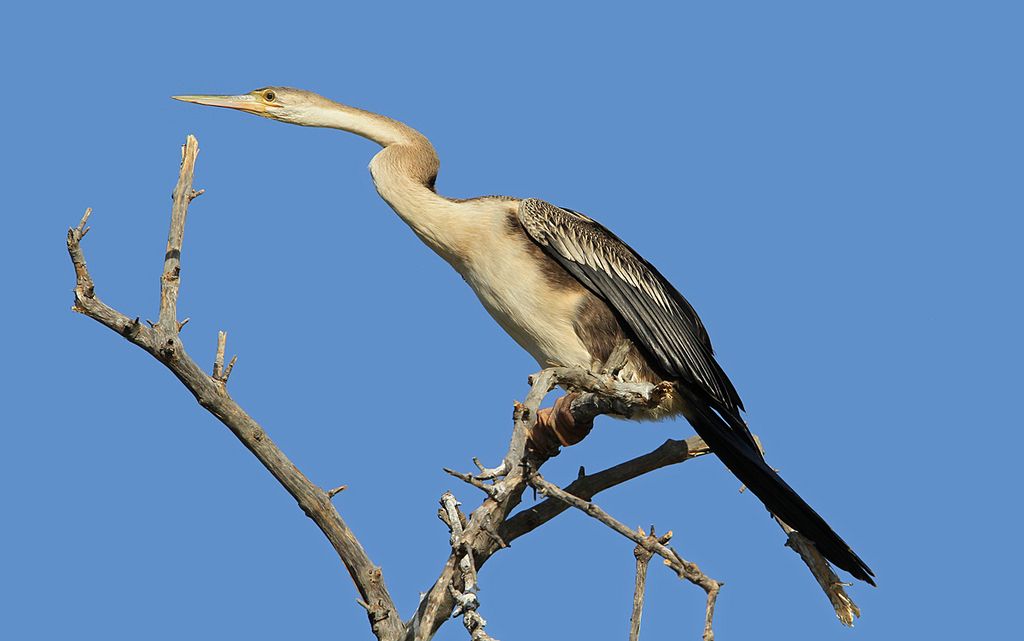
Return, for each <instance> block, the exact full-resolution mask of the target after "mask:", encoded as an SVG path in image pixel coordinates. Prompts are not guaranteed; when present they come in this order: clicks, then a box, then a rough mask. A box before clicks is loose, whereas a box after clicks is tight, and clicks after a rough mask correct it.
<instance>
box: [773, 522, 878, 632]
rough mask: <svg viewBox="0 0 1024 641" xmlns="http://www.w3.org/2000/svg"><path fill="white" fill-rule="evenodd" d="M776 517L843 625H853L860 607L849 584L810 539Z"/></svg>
mask: <svg viewBox="0 0 1024 641" xmlns="http://www.w3.org/2000/svg"><path fill="white" fill-rule="evenodd" d="M773 516H774V515H773ZM774 518H775V521H776V522H777V523H778V524H779V527H781V528H782V531H783V532H785V533H786V536H787V537H788V540H787V541H786V545H787V546H788V547H789V548H791V549H792V550H793V551H794V552H796V553H797V554H799V555H800V558H801V559H803V561H804V563H805V564H806V565H807V569H808V570H810V571H811V574H813V575H814V578H815V579H816V580H817V581H818V585H819V586H821V589H822V591H824V592H825V596H826V597H828V600H829V602H830V603H831V604H832V608H833V609H834V610H835V611H836V617H838V618H839V621H840V622H841V623H842V624H843V625H845V626H849V627H853V620H854V618H859V617H860V608H859V607H857V604H856V603H854V602H853V599H851V598H850V595H849V594H847V593H846V590H845V589H844V586H846V585H849V584H848V583H843V582H842V581H840V580H839V577H838V576H836V573H835V571H834V570H833V569H832V566H831V565H829V562H828V561H826V560H825V557H823V556H822V555H821V552H819V551H818V548H816V547H815V546H814V543H813V542H812V541H811V540H810V539H808V538H807V537H806V536H804V535H803V534H800V533H799V532H797V531H796V530H794V529H793V528H791V527H789V526H788V525H786V523H785V522H784V521H783V520H782V519H780V518H779V517H777V516H774Z"/></svg>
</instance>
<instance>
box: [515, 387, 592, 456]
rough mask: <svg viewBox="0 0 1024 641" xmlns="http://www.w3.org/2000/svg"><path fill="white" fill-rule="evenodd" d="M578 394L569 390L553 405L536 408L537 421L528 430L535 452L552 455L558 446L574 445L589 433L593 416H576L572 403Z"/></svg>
mask: <svg viewBox="0 0 1024 641" xmlns="http://www.w3.org/2000/svg"><path fill="white" fill-rule="evenodd" d="M577 398H579V394H578V393H576V392H571V393H569V394H566V395H565V396H562V397H560V398H559V399H558V400H556V401H555V404H554V406H553V407H546V408H544V409H541V410H537V423H536V424H535V425H534V426H533V429H532V430H530V435H529V439H530V445H531V446H532V447H533V449H535V450H536V451H537V452H539V453H541V454H544V455H547V456H554V455H556V454H558V448H559V447H568V446H570V445H575V444H577V443H579V442H580V441H582V440H583V439H584V438H586V436H587V434H590V430H592V429H593V428H594V417H593V416H585V417H579V418H577V417H576V416H575V415H574V414H573V412H572V404H573V401H575V400H576V399H577Z"/></svg>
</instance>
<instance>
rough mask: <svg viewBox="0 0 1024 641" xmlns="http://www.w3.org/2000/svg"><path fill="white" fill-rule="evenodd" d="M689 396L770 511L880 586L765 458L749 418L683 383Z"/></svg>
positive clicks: (728, 460)
mask: <svg viewBox="0 0 1024 641" xmlns="http://www.w3.org/2000/svg"><path fill="white" fill-rule="evenodd" d="M677 388H678V389H679V392H680V394H681V395H682V396H683V398H684V399H685V400H686V401H687V403H686V405H687V406H688V407H687V408H686V409H685V410H684V415H685V416H686V418H687V420H688V421H689V422H690V424H691V425H693V428H694V429H695V430H696V431H697V434H698V435H699V436H700V437H701V438H702V439H704V442H705V443H707V444H708V446H710V447H711V451H713V452H714V453H715V454H716V455H718V458H719V459H721V460H722V462H723V463H725V466H726V467H727V468H729V470H730V471H731V472H732V473H733V474H735V475H736V478H738V479H739V480H740V481H741V482H743V484H744V485H746V486H747V488H748V489H749V490H750V491H751V492H753V493H754V495H755V496H757V498H759V499H761V501H762V502H763V503H764V505H765V507H767V508H768V511H769V512H771V513H772V514H774V515H775V516H777V517H779V518H780V519H782V520H783V521H785V522H786V524H788V525H789V526H790V527H792V528H793V529H795V530H796V531H798V532H800V534H803V535H804V536H806V537H807V538H809V539H810V540H812V541H814V545H815V547H817V548H818V551H819V552H821V554H822V556H824V557H825V558H826V559H828V560H829V561H831V562H832V563H833V564H835V565H836V566H837V567H840V568H842V569H844V570H846V571H847V572H849V573H850V574H852V575H853V576H855V577H856V578H858V579H860V580H861V581H867V582H868V583H870V584H871V585H875V582H874V580H873V579H872V577H873V576H874V575H875V574H874V572H872V571H871V568H869V567H868V566H867V564H866V563H864V561H862V560H861V558H860V557H859V556H857V555H856V553H854V551H853V550H851V549H850V546H849V545H847V544H846V542H845V541H843V539H842V538H840V537H839V535H838V534H836V533H835V532H834V531H833V530H832V528H831V527H829V524H828V523H826V522H825V519H823V518H821V516H819V515H818V513H817V512H815V511H814V510H813V509H812V508H811V506H810V505H808V504H807V503H806V502H805V501H804V500H803V499H802V498H800V495H799V494H797V493H796V491H794V490H793V488H791V487H790V486H789V485H788V484H787V483H786V482H785V481H783V480H782V477H781V476H779V475H778V473H776V472H775V470H773V469H772V468H771V467H769V466H768V464H767V463H766V462H765V460H764V457H762V456H761V452H760V450H759V449H757V447H756V445H755V444H754V441H753V437H751V436H750V432H749V430H748V429H747V426H746V423H745V422H744V421H743V420H742V419H741V418H740V417H739V416H736V415H735V413H734V412H730V411H728V410H720V411H715V409H713V408H712V404H711V403H710V402H708V400H706V399H701V398H700V397H699V396H698V395H697V394H695V393H694V392H693V391H692V390H690V389H687V388H686V386H685V385H683V384H681V385H678V386H677Z"/></svg>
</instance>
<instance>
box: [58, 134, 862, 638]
mask: <svg viewBox="0 0 1024 641" xmlns="http://www.w3.org/2000/svg"><path fill="white" fill-rule="evenodd" d="M198 153H199V146H198V143H197V142H196V139H195V138H194V137H192V136H189V137H188V139H187V140H186V143H185V145H184V147H183V148H182V162H181V168H180V171H179V176H178V181H177V184H176V186H175V189H174V195H173V206H172V208H171V223H170V229H169V232H168V237H167V246H166V250H165V254H164V266H163V271H162V274H161V280H160V312H159V316H158V318H157V322H155V323H152V322H147V323H146V324H144V323H141V322H140V317H139V316H135V317H134V318H133V317H131V316H128V315H125V314H123V313H121V312H119V311H117V310H115V309H113V308H112V307H110V306H108V305H106V304H105V303H103V302H102V301H101V300H100V298H99V297H98V296H97V294H96V287H95V283H94V281H93V278H92V275H91V274H90V273H89V269H88V267H87V265H86V261H85V255H84V253H83V250H82V239H83V238H85V236H86V234H87V233H88V232H89V227H88V226H87V223H88V221H89V217H90V215H91V213H92V210H91V209H89V210H86V212H85V215H84V216H82V219H81V220H80V222H79V224H78V225H77V226H76V227H73V228H71V229H69V230H68V234H67V248H68V254H69V256H70V257H71V262H72V265H73V266H74V270H75V281H76V282H75V290H74V292H75V301H74V305H73V307H72V309H73V310H74V311H76V312H79V313H82V314H84V315H86V316H88V317H89V318H92V319H93V320H96V321H97V322H99V323H101V324H103V325H105V326H106V327H108V328H110V329H111V330H113V331H115V332H117V333H118V334H120V335H121V336H123V337H124V338H125V339H127V340H128V341H129V342H131V343H133V344H135V345H137V346H138V347H140V348H142V349H143V350H145V351H146V352H148V353H149V354H150V355H151V356H153V357H154V358H156V359H157V360H159V361H160V362H161V363H163V365H164V366H165V367H167V368H168V369H169V370H170V371H171V372H173V373H174V375H175V376H177V377H178V379H179V380H180V381H181V382H182V384H183V385H185V387H186V388H187V389H188V390H189V391H190V392H191V393H192V394H193V395H194V396H195V398H196V400H197V401H198V402H199V404H200V405H201V406H202V407H203V408H204V409H206V410H207V411H209V412H210V413H211V414H213V415H214V416H216V417H217V419H218V420H220V421H221V422H222V423H223V424H224V425H225V426H226V427H227V428H228V429H230V430H231V432H232V433H233V434H234V435H235V436H236V437H237V438H238V440H239V441H240V442H241V443H242V444H243V445H244V446H245V447H246V448H247V449H248V450H249V451H250V452H252V454H253V455H254V456H255V457H256V458H257V459H258V460H259V461H260V463H261V464H262V465H263V466H264V467H265V468H266V469H267V470H268V471H269V472H270V473H271V474H272V475H273V476H274V478H275V479H277V481H278V482H279V483H280V484H281V485H282V486H283V487H284V488H285V489H286V490H287V491H288V493H289V494H291V496H292V497H293V498H294V499H295V500H296V502H297V503H298V504H299V507H300V508H301V509H302V510H303V512H305V514H306V515H307V516H309V517H310V518H311V519H312V520H313V521H314V522H315V523H316V524H317V526H318V527H319V528H320V530H321V531H322V532H323V533H324V535H325V536H326V537H327V539H328V540H329V541H330V543H331V545H332V546H333V547H334V549H335V551H336V552H337V554H338V556H339V558H340V559H341V561H342V563H343V564H344V566H345V568H346V570H347V571H348V573H349V575H350V577H351V578H352V581H353V583H354V584H355V586H356V589H357V591H358V593H359V599H358V603H359V604H360V605H361V606H362V607H363V608H364V609H365V610H366V612H367V617H368V620H369V623H370V626H371V629H372V630H373V633H374V635H375V636H376V637H377V639H378V640H379V641H399V640H427V639H430V638H432V637H433V635H434V634H435V633H436V632H437V630H438V629H439V628H440V626H441V625H442V624H443V623H444V622H445V621H446V620H448V619H449V617H451V616H452V615H453V614H455V615H458V614H461V615H462V616H463V623H464V625H465V627H466V630H467V631H468V632H469V634H470V638H471V639H475V640H478V641H488V640H491V637H490V636H488V634H487V632H486V631H485V630H484V626H485V625H486V622H485V621H484V620H483V617H481V616H480V614H479V613H478V612H477V608H478V606H479V603H478V601H477V598H476V594H475V592H476V587H477V576H478V571H479V569H480V568H481V567H482V566H483V565H484V563H486V561H487V560H488V559H489V558H490V557H491V556H492V555H493V554H495V553H496V552H497V551H499V550H501V549H504V548H507V547H508V546H509V543H510V542H511V541H513V540H514V539H517V538H519V537H521V536H523V535H525V534H527V533H529V532H531V531H533V530H535V529H536V528H538V527H540V526H542V525H543V524H544V523H547V522H548V521H550V520H551V519H553V518H555V517H556V516H558V515H559V514H561V513H562V512H564V511H565V510H567V509H568V508H569V507H575V508H577V509H580V510H583V511H584V512H585V513H587V514H589V515H591V516H593V517H594V518H596V519H598V520H600V521H601V522H603V523H605V524H606V525H608V526H609V527H611V528H613V529H615V530H616V531H618V532H619V533H621V534H623V535H624V536H626V537H628V538H630V539H631V540H633V541H634V542H635V543H636V546H637V547H636V555H637V564H638V565H637V596H636V599H635V604H634V626H633V628H634V629H633V631H632V638H636V637H637V636H638V635H639V617H640V611H641V609H642V603H643V585H644V583H643V578H644V575H645V574H646V568H647V562H648V561H649V559H650V557H651V556H652V555H655V554H656V555H659V556H661V557H662V558H663V559H664V560H665V564H666V565H667V566H669V567H670V568H672V569H673V570H674V571H675V572H676V573H677V574H678V575H679V576H680V577H681V578H685V579H687V580H688V581H690V582H692V583H694V584H696V585H698V586H700V587H701V588H702V589H703V590H704V591H705V592H706V594H707V609H706V619H705V628H704V638H705V639H712V638H713V633H712V631H711V622H712V617H713V614H714V606H715V600H716V598H717V595H718V590H719V589H720V588H721V586H722V585H723V584H722V583H720V582H718V581H715V580H713V579H711V578H709V577H707V576H706V575H704V574H703V573H702V572H701V571H700V570H699V568H697V566H696V565H694V564H693V563H690V562H689V561H686V560H685V559H683V558H682V557H681V556H680V555H679V554H678V553H677V552H676V551H675V550H673V549H672V548H669V547H667V545H666V544H667V542H668V537H669V536H670V534H669V535H664V536H662V537H656V536H654V535H653V532H652V533H651V534H650V535H647V534H645V533H644V532H642V531H640V532H637V531H633V530H631V529H629V528H627V527H626V526H625V525H623V524H622V523H620V522H618V521H616V520H615V519H614V518H612V517H611V516H610V515H608V514H607V513H606V512H604V511H603V510H601V509H600V508H599V507H597V506H596V505H594V504H593V503H591V502H590V501H591V499H592V498H593V497H594V496H595V495H596V494H597V493H599V492H601V491H603V490H606V489H608V488H610V487H614V486H616V485H619V484H621V483H625V482H627V481H629V480H631V479H634V478H636V477H638V476H641V475H643V474H647V473H649V472H651V471H653V470H656V469H659V468H662V467H665V466H669V465H674V464H677V463H682V462H684V461H687V460H690V459H692V458H696V457H698V456H701V455H703V454H706V453H708V451H709V450H708V447H707V445H706V444H705V443H704V442H703V441H702V440H701V439H699V438H698V437H691V438H689V439H686V440H685V441H676V440H669V441H666V442H665V443H664V444H662V445H661V446H660V447H658V448H657V449H655V450H653V451H652V452H649V453H647V454H644V455H642V456H638V457H636V458H634V459H631V460H629V461H626V462H624V463H621V464H619V465H616V466H613V467H611V468H608V469H606V470H603V471H600V472H597V473H594V474H589V475H588V474H586V473H585V472H584V470H583V468H580V475H579V477H578V478H577V479H576V480H575V481H573V482H572V483H571V484H569V485H568V486H567V487H566V488H565V489H562V488H559V487H558V486H556V485H554V484H552V483H549V482H548V481H547V480H545V479H544V478H543V477H542V476H541V475H540V468H541V466H543V465H544V463H545V461H547V459H548V458H549V457H550V456H554V455H555V454H557V453H558V449H559V446H558V440H559V438H556V436H557V435H554V434H552V433H551V430H550V426H549V425H538V415H539V411H540V405H541V403H542V402H543V400H544V398H545V396H546V395H547V394H548V393H549V392H550V391H551V390H552V389H554V388H555V387H557V386H562V387H564V388H566V389H568V390H570V391H571V393H572V394H571V395H570V397H567V398H568V399H569V400H566V401H563V402H562V404H561V410H560V411H563V412H567V413H568V414H569V418H570V420H571V421H575V422H576V423H578V424H579V425H583V426H585V429H586V430H587V431H589V425H592V421H593V418H594V417H596V416H598V415H600V414H608V413H614V414H617V415H621V416H630V415H632V414H633V413H634V412H635V411H636V410H637V409H638V408H641V407H650V406H652V405H655V404H657V403H658V402H660V401H661V399H662V395H664V394H665V393H667V391H668V388H667V387H666V386H665V384H663V385H650V384H638V383H627V382H624V381H622V380H621V379H619V378H618V376H617V374H618V371H619V370H620V369H621V367H622V363H623V362H624V360H623V359H624V355H625V353H626V352H627V348H628V345H626V344H623V345H620V346H619V347H617V348H616V349H615V350H614V351H613V353H612V355H611V357H610V358H609V359H608V362H606V363H605V364H604V366H603V367H602V368H601V371H599V372H596V373H595V372H589V371H586V370H583V369H580V368H551V369H547V370H544V371H542V372H540V373H538V374H536V375H534V376H532V377H531V378H530V384H531V388H530V392H529V394H528V395H527V397H526V399H525V401H524V402H523V403H522V404H519V403H516V404H515V408H514V411H513V432H512V438H511V440H510V442H509V446H508V450H507V452H506V453H505V456H504V457H503V458H502V460H501V461H500V463H499V464H498V465H497V466H496V467H494V468H486V467H484V466H483V465H482V464H480V463H479V461H476V459H474V462H476V463H477V466H478V470H479V473H478V474H467V473H459V472H454V471H452V470H447V471H448V472H449V473H450V474H452V475H454V476H456V477H458V478H460V479H462V480H463V481H466V482H467V483H469V484H470V485H472V486H473V487H475V488H477V489H480V490H482V491H483V492H484V494H485V497H484V499H483V502H482V503H481V505H480V506H479V507H477V508H476V509H475V510H473V511H472V512H471V513H470V514H469V516H468V517H467V516H466V515H465V514H464V513H463V512H462V510H461V509H459V505H458V502H457V501H455V497H454V496H453V495H452V494H451V493H446V494H445V496H444V497H443V498H442V511H441V513H442V519H443V520H444V521H445V523H446V524H447V525H448V526H449V528H450V530H451V541H450V542H451V551H450V553H449V555H448V558H447V559H446V561H445V564H444V566H443V568H442V569H441V572H440V575H439V576H438V579H437V580H436V581H435V582H434V584H433V586H432V587H431V588H430V589H429V590H428V591H427V593H426V594H424V596H423V598H422V599H421V601H420V604H419V606H418V608H417V610H416V612H415V615H414V616H413V617H412V619H410V620H409V621H407V622H403V621H402V620H401V618H400V616H399V613H398V611H397V609H396V607H395V604H394V602H393V600H392V599H391V596H390V594H389V592H388V589H387V587H386V586H385V584H384V579H383V575H382V572H381V570H380V568H378V567H376V566H375V565H374V564H373V562H372V561H371V560H370V558H369V557H368V555H367V554H366V551H365V550H364V549H363V547H362V545H360V543H359V541H358V540H357V539H356V537H355V535H354V534H353V532H352V531H351V529H350V528H349V527H348V525H347V524H346V523H345V521H344V520H343V519H342V517H341V515H340V514H339V513H338V511H337V510H336V509H335V508H334V506H333V504H332V502H331V499H332V498H333V497H334V496H335V495H336V494H337V493H339V492H341V491H342V490H344V489H345V487H346V486H344V485H340V486H338V487H335V488H333V489H331V490H328V491H324V490H323V489H321V488H320V487H318V486H316V485H314V484H313V483H311V482H310V481H309V479H308V478H306V477H305V475H303V474H302V472H301V471H300V470H299V469H298V468H297V467H296V466H295V465H294V464H293V463H292V462H291V461H290V460H289V459H288V457H287V456H285V454H284V453H283V452H282V451H281V450H280V449H279V448H278V447H277V445H275V444H274V442H273V441H272V440H271V439H270V437H269V436H268V435H267V433H266V432H265V431H264V429H263V428H262V427H261V426H260V425H259V424H258V423H257V422H256V421H255V420H253V419H252V417H250V416H249V415H248V414H247V413H246V412H245V410H243V409H242V408H241V407H240V406H239V405H238V404H237V403H236V402H235V401H234V400H233V399H232V398H231V396H230V395H229V394H228V391H227V383H228V379H229V376H230V374H231V371H232V369H233V367H234V366H235V363H236V361H237V356H235V357H232V358H231V359H230V361H228V362H227V363H225V354H226V347H227V334H226V333H225V332H220V333H219V335H218V338H217V350H216V353H215V356H214V359H213V369H212V373H211V374H206V373H205V372H204V371H203V370H202V369H201V368H200V367H199V366H198V365H197V364H196V363H195V361H194V360H193V359H192V358H191V357H190V356H189V355H188V353H187V352H186V350H185V348H184V346H183V345H182V343H181V340H180V337H179V333H180V332H181V329H182V328H183V327H184V326H185V323H187V322H188V319H187V318H186V319H185V320H183V321H178V319H177V301H178V293H179V290H180V287H181V274H182V255H181V249H182V241H183V238H184V231H185V220H186V216H187V213H188V208H189V204H190V203H191V202H192V200H193V199H195V198H196V197H197V196H199V195H200V194H202V190H198V191H197V190H194V189H193V188H192V181H193V175H194V172H195V162H196V156H197V154H198ZM147 325H148V326H147ZM545 431H547V437H546V440H547V442H548V446H547V447H537V443H536V442H535V441H533V440H532V439H535V437H537V436H538V435H544V434H545ZM552 443H554V445H551V444H552ZM531 485H532V486H533V487H535V488H537V490H538V491H540V492H541V493H542V494H544V495H545V496H547V497H549V498H548V499H547V500H545V501H543V502H541V503H539V504H537V505H535V506H532V507H530V508H528V509H525V510H522V511H520V512H519V513H517V514H515V515H514V516H513V515H512V512H513V510H514V509H515V508H516V507H517V506H518V505H519V504H520V502H521V501H522V496H523V492H524V491H525V490H526V488H527V487H529V486H531ZM780 525H781V526H782V527H783V529H784V530H785V531H786V532H787V535H788V537H789V543H788V545H789V546H790V547H792V548H793V549H794V550H795V551H797V552H798V553H799V554H800V555H801V557H802V558H803V559H804V561H805V562H806V563H807V566H808V567H809V568H810V569H811V572H812V573H813V574H814V576H815V577H816V578H817V580H818V582H819V584H820V585H821V587H822V588H823V590H824V591H825V593H826V595H828V597H829V599H830V601H831V602H832V604H833V606H834V607H835V610H836V613H837V615H838V616H839V617H840V620H842V621H844V623H847V624H848V625H849V624H851V623H852V619H853V616H855V615H856V616H859V611H858V610H857V606H856V605H854V604H853V602H852V601H851V600H850V599H849V597H848V596H847V595H846V593H845V591H844V590H843V587H842V584H841V583H840V582H839V579H838V578H837V577H836V575H835V573H834V572H832V570H831V568H830V567H829V565H828V563H827V562H826V561H825V560H824V559H823V558H821V555H820V554H818V553H817V550H816V549H814V546H813V544H812V543H810V542H809V541H807V540H806V539H805V538H804V537H802V536H800V534H799V533H797V532H794V531H792V529H790V528H788V527H787V526H786V525H785V524H784V523H781V522H780ZM492 641H493V640H492Z"/></svg>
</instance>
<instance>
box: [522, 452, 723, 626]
mask: <svg viewBox="0 0 1024 641" xmlns="http://www.w3.org/2000/svg"><path fill="white" fill-rule="evenodd" d="M527 483H529V484H530V486H532V487H534V488H536V489H537V491H538V492H540V493H541V494H543V495H544V496H550V497H553V498H557V499H558V500H560V501H563V502H565V503H567V504H569V505H571V506H572V507H574V508H576V509H578V510H581V511H582V512H583V513H584V514H586V515H587V516H590V517H592V518H594V519H597V520H598V521H600V522H601V523H604V524H605V525H607V526H608V527H610V528H611V529H613V530H615V531H616V532H618V533H619V534H621V535H622V536H624V537H626V538H628V539H629V540H631V541H633V542H634V543H636V544H637V545H640V546H642V547H644V548H645V549H648V550H650V551H651V552H652V553H653V554H657V555H658V556H660V557H662V558H663V559H664V560H665V565H666V566H668V567H669V568H671V569H672V570H673V571H675V573H676V574H677V575H678V576H679V577H680V578H683V579H686V580H687V581H689V582H690V583H693V584H694V585H697V586H699V587H700V588H701V589H703V590H704V592H705V593H706V594H707V607H706V610H705V619H704V640H705V641H713V639H714V638H715V635H714V632H713V631H712V629H711V622H712V619H713V618H714V613H715V602H716V601H717V599H718V591H719V589H721V587H722V586H723V585H725V584H724V583H721V582H719V581H716V580H714V579H712V578H711V577H709V576H707V575H706V574H704V573H703V572H701V570H700V568H699V567H697V564H695V563H691V562H690V561H687V560H686V559H684V558H683V557H682V556H680V555H679V553H678V552H676V551H675V550H673V549H672V548H669V547H666V546H665V545H664V544H663V543H661V542H660V541H658V540H657V539H652V538H649V537H647V536H645V535H644V533H643V531H642V530H641V531H640V533H639V534H638V533H637V532H636V531H634V530H632V529H630V528H629V527H627V526H626V525H624V524H623V523H622V522H620V521H618V520H616V519H615V518H614V517H612V516H611V515H610V514H608V513H607V512H605V511H604V510H602V509H601V508H600V507H598V506H597V505H595V504H593V503H590V502H588V501H584V500H583V499H581V498H579V497H576V496H573V495H572V494H569V493H568V492H566V491H565V490H563V489H562V488H560V487H558V486H557V485H554V484H553V483H550V482H548V481H547V480H546V479H545V478H544V477H542V476H541V475H540V473H539V472H537V471H535V470H531V472H530V473H529V474H528V476H527Z"/></svg>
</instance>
